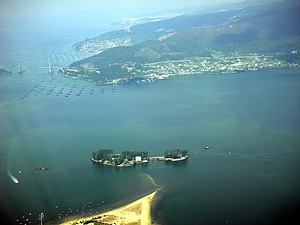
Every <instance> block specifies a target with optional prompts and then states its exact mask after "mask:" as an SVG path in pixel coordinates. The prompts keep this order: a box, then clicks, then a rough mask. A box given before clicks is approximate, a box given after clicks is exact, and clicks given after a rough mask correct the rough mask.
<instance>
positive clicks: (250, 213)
mask: <svg viewBox="0 0 300 225" xmlns="http://www.w3.org/2000/svg"><path fill="white" fill-rule="evenodd" d="M71 44H72V41H71V40H70V39H69V37H65V38H62V41H61V43H60V44H58V46H57V47H55V48H51V47H49V46H48V47H44V48H42V47H41V46H44V44H43V43H42V44H39V45H38V46H39V47H38V48H37V49H39V50H38V52H34V51H33V52H31V53H30V52H28V48H26V50H24V53H20V51H21V50H20V51H17V52H16V54H12V55H11V57H9V58H8V59H5V60H7V61H9V62H13V63H15V64H16V62H17V61H18V60H21V61H22V63H23V64H24V67H26V72H25V73H24V74H23V75H20V74H18V73H17V69H15V72H14V73H13V74H12V75H11V76H8V77H1V78H0V79H1V80H0V91H1V95H0V96H1V97H0V100H1V102H0V124H1V126H0V134H1V135H0V139H1V141H0V167H1V172H0V180H1V182H0V187H1V192H0V193H1V194H0V199H1V213H2V214H4V215H5V218H6V219H7V221H9V223H16V224H20V223H24V222H25V221H26V219H28V221H31V222H32V223H38V214H39V213H40V212H44V214H45V220H46V221H48V222H49V223H54V222H53V220H58V219H62V218H66V217H68V216H72V215H77V214H83V213H84V214H86V213H92V212H96V211H98V210H105V209H109V208H112V207H114V206H117V205H120V204H123V203H125V202H129V201H131V200H133V199H136V198H138V197H139V196H142V195H144V194H146V193H149V192H150V191H152V190H154V189H156V188H157V186H156V184H157V185H158V186H160V187H161V188H162V189H161V190H160V191H159V194H158V198H157V200H156V202H155V207H154V219H156V220H158V221H160V222H161V223H163V224H203V223H204V224H228V223H231V224H272V223H273V224H274V223H275V222H276V221H280V220H281V219H282V218H284V216H286V215H290V214H291V213H292V214H293V212H294V210H296V206H298V204H299V200H300V195H299V188H298V187H299V173H298V171H299V165H300V164H299V159H300V158H299V147H300V141H299V140H300V139H299V137H300V136H299V134H300V133H299V131H300V125H299V124H300V117H299V115H300V102H299V97H300V91H299V90H300V89H299V88H300V76H299V72H300V71H299V70H297V69H296V70H295V69H280V70H264V71H253V72H244V73H236V74H222V75H212V74H205V75H193V76H179V77H174V78H171V79H168V80H163V81H157V82H154V83H149V84H143V85H132V86H95V85H93V84H91V83H88V82H86V81H82V80H74V79H69V78H66V77H61V76H58V75H50V74H48V73H47V68H46V69H45V68H41V67H46V66H47V61H48V59H50V58H52V60H53V62H54V64H56V65H57V66H58V67H59V66H65V65H68V63H70V62H71V61H72V60H73V59H74V57H72V56H71V54H72V55H73V56H75V55H76V54H77V55H76V57H78V58H80V57H84V55H80V53H77V52H72V50H71ZM19 47H20V46H18V47H17V48H16V49H19ZM27 47H28V46H27ZM48 48H49V49H48ZM43 49H44V50H43ZM27 53H28V55H30V56H31V57H25V55H27ZM56 57H57V59H56ZM205 146H210V147H211V148H210V149H209V150H207V149H205ZM99 148H112V149H114V150H115V151H116V152H118V151H123V150H134V151H148V152H149V154H150V155H160V154H162V153H163V152H164V151H165V150H167V149H174V148H185V149H187V150H188V151H189V153H190V159H189V160H188V161H187V162H186V163H183V164H179V165H168V164H164V163H161V162H151V163H150V164H149V165H148V166H147V167H136V168H128V169H124V170H117V169H114V168H105V167H100V166H97V165H93V164H92V163H91V162H90V160H89V157H90V156H91V153H92V152H93V151H95V150H97V149H99ZM39 167H47V168H51V170H50V171H44V172H42V171H36V170H35V168H39ZM10 175H12V176H13V177H15V178H16V179H17V180H18V181H19V183H18V184H16V183H14V182H13V180H12V179H11V177H10ZM148 175H149V176H150V177H152V178H153V179H154V181H155V184H154V183H153V182H152V180H151V179H150V178H149V176H148ZM23 217H24V218H23Z"/></svg>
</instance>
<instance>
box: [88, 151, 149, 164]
mask: <svg viewBox="0 0 300 225" xmlns="http://www.w3.org/2000/svg"><path fill="white" fill-rule="evenodd" d="M91 160H92V161H93V162H97V163H102V164H104V165H109V166H119V167H122V166H133V165H136V164H140V163H147V162H148V161H149V157H148V152H136V151H135V152H131V151H123V152H122V153H121V154H119V153H118V154H114V153H113V150H111V149H100V150H98V151H96V152H93V153H92V158H91Z"/></svg>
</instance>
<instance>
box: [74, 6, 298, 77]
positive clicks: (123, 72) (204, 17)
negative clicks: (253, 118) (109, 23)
mask: <svg viewBox="0 0 300 225" xmlns="http://www.w3.org/2000/svg"><path fill="white" fill-rule="evenodd" d="M271 6H272V7H267V6H265V5H264V6H256V7H253V6H251V7H248V8H245V9H240V10H230V11H225V12H216V13H208V14H199V15H193V16H180V17H176V18H173V19H169V20H166V21H160V22H155V23H147V24H143V25H139V26H135V27H132V28H131V32H132V34H131V38H133V37H134V38H133V39H134V40H135V42H136V43H135V44H134V43H131V46H120V47H114V48H110V49H107V50H104V51H103V52H101V53H100V54H97V55H95V56H92V57H89V58H86V59H83V60H81V61H77V62H74V63H73V64H71V65H70V67H76V68H79V69H80V70H86V69H89V70H90V71H91V72H90V73H86V72H85V74H86V76H87V77H88V78H89V79H92V80H93V81H96V82H105V81H107V80H109V81H112V80H114V79H121V80H124V79H137V78H144V77H145V75H149V74H151V73H150V72H151V71H152V70H153V69H151V70H149V68H148V64H149V63H156V67H157V68H158V67H159V68H161V67H162V68H163V66H162V64H161V63H164V62H168V61H175V62H176V61H180V60H187V61H189V60H190V61H189V62H193V61H195V58H197V57H207V59H206V60H212V59H213V60H215V61H216V59H219V60H220V56H222V57H223V59H226V58H227V59H229V58H232V57H235V58H237V57H241V56H245V55H247V56H249V54H250V55H256V56H259V57H261V56H264V55H267V56H268V57H269V56H272V60H273V61H272V62H271V64H270V65H275V64H276V65H279V66H289V64H288V63H294V64H293V65H295V63H296V65H298V64H297V63H298V62H299V55H298V52H299V51H300V29H299V21H300V14H299V12H300V6H299V4H296V3H294V4H285V3H276V4H272V5H271ZM208 23H209V24H208ZM157 30H162V31H163V32H155V31H157ZM129 33H130V32H125V31H124V32H123V31H116V32H112V33H108V34H105V35H103V36H102V37H103V38H107V37H118V38H122V37H123V38H124V35H125V36H126V37H128V35H129ZM146 33H147V34H148V36H146V35H145V34H146ZM143 39H145V41H141V40H143ZM137 40H139V41H137ZM216 56H218V57H216ZM222 57H221V58H222ZM241 60H242V61H243V59H241ZM241 60H240V61H241ZM266 60H270V58H267V59H266ZM274 60H275V61H274ZM278 60H279V61H278ZM220 62H221V61H217V62H214V63H217V64H218V63H219V64H220ZM230 63H231V64H234V63H236V62H235V61H232V62H229V64H230ZM176 65H177V64H176V63H174V64H173V66H175V67H176ZM222 65H223V64H222ZM257 67H258V68H259V67H263V65H261V66H260V65H258V66H257ZM147 68H148V69H147ZM220 68H223V66H220ZM247 68H248V69H249V66H248V65H247V66H246V67H245V68H242V67H241V68H240V69H239V70H244V69H247ZM250 69H251V68H250ZM255 69H256V68H255ZM96 70H98V73H97V74H96V75H95V73H94V72H93V71H96ZM149 71H150V72H149ZM176 71H177V72H178V73H179V74H180V71H181V70H179V69H178V68H176ZM182 71H190V70H182ZM201 71H202V70H199V72H201ZM155 72H156V73H157V72H158V71H157V70H153V73H155ZM177 72H176V74H177ZM196 72H197V71H196ZM208 72H209V71H208ZM215 72H217V71H215ZM221 72H222V71H221ZM182 73H184V72H182ZM168 74H170V73H167V75H168ZM152 77H153V76H152Z"/></svg>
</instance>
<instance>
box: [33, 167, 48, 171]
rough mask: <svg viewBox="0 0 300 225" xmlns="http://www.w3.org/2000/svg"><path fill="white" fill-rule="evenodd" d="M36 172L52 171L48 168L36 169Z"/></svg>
mask: <svg viewBox="0 0 300 225" xmlns="http://www.w3.org/2000/svg"><path fill="white" fill-rule="evenodd" d="M34 170H35V171H49V170H51V169H50V168H48V167H37V168H35V169H34Z"/></svg>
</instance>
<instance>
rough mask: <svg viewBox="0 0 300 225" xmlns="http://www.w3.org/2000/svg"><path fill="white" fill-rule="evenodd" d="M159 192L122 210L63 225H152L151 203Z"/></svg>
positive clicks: (123, 207)
mask: <svg viewBox="0 0 300 225" xmlns="http://www.w3.org/2000/svg"><path fill="white" fill-rule="evenodd" d="M156 192H157V191H155V192H152V193H151V194H149V195H147V196H145V197H143V198H140V199H138V200H136V201H134V202H132V203H130V204H128V205H125V206H122V207H120V208H117V209H114V210H111V211H108V212H102V213H98V214H94V215H90V216H86V217H78V218H76V219H71V220H68V221H65V222H63V223H60V224H61V225H75V224H78V225H79V224H93V223H94V222H102V223H104V224H115V225H150V224H151V223H152V221H151V203H152V200H153V198H154V196H155V194H156Z"/></svg>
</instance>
